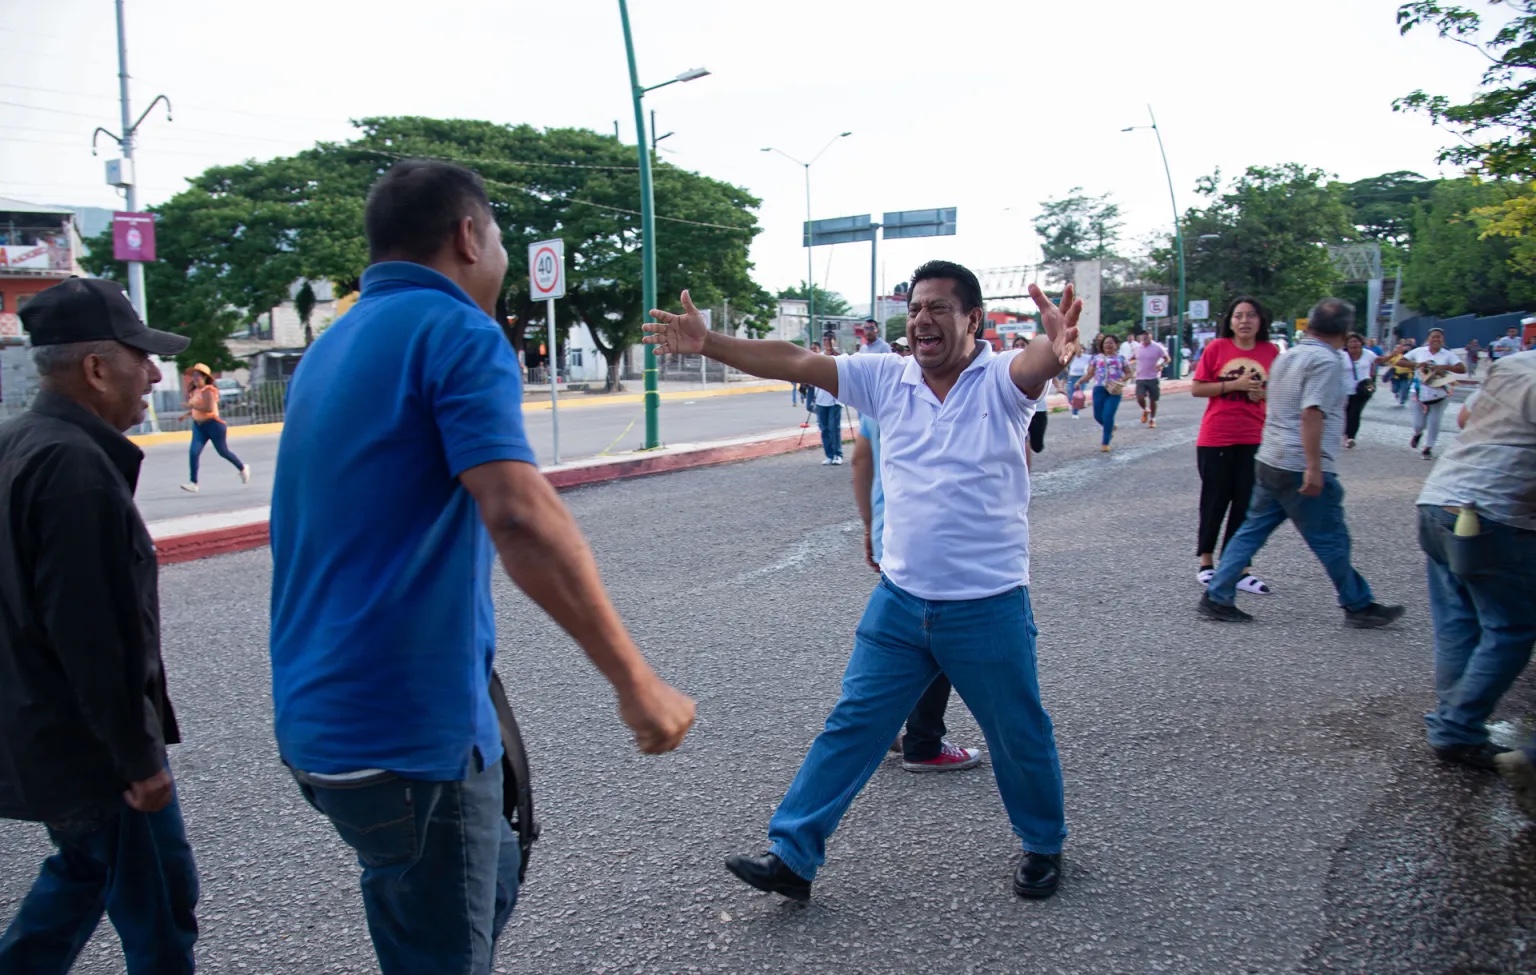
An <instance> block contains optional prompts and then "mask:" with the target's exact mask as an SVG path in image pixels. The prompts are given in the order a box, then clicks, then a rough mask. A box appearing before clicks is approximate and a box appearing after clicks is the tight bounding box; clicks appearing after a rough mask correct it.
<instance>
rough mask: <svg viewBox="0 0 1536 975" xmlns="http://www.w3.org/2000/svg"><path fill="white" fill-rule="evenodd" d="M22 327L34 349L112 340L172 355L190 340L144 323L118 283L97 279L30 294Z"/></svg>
mask: <svg viewBox="0 0 1536 975" xmlns="http://www.w3.org/2000/svg"><path fill="white" fill-rule="evenodd" d="M21 324H22V327H23V328H25V329H26V330H27V335H28V336H30V337H31V339H32V345H33V346H39V345H69V344H70V343H73V342H105V341H113V342H121V343H122V344H124V345H126V346H129V347H130V348H134V349H139V350H140V351H143V352H148V353H149V354H151V355H165V356H170V355H177V354H179V353H181V352H185V351H186V348H187V345H188V344H189V343H190V342H191V340H190V339H188V338H187V337H186V336H184V335H177V334H175V333H173V332H161V331H159V330H157V329H153V328H150V327H149V326H147V325H145V324H144V322H143V320H141V319H140V318H139V313H138V312H137V311H135V310H134V307H133V301H132V300H131V299H130V298H129V297H128V292H126V291H124V290H123V287H122V285H120V284H117V283H116V282H114V281H104V280H102V279H100V278H69V279H68V280H66V281H61V282H59V283H58V284H56V285H54V286H53V287H51V288H49V289H48V290H47V291H42V292H39V293H38V294H36V295H33V297H32V300H31V301H29V302H27V307H25V308H23V309H22V310H21Z"/></svg>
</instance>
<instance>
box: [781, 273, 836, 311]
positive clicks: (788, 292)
mask: <svg viewBox="0 0 1536 975" xmlns="http://www.w3.org/2000/svg"><path fill="white" fill-rule="evenodd" d="M812 291H813V292H814V294H815V295H816V317H818V318H820V317H821V316H822V315H828V316H831V317H833V318H838V317H842V316H846V315H852V314H853V306H852V305H850V304H848V299H847V298H844V297H843V296H842V294H841V293H840V292H837V291H828V290H826V289H825V288H823V287H822V286H821V285H819V284H818V285H812V286H811V288H810V289H808V288H807V286H806V283H805V282H804V281H801V282H800V283H799V284H797V285H795V286H794V287H793V288H785V289H784V290H782V291H780V292H779V297H780V298H791V299H799V300H800V301H805V300H806V298H807V297H808V296H809V294H810V293H811V292H812Z"/></svg>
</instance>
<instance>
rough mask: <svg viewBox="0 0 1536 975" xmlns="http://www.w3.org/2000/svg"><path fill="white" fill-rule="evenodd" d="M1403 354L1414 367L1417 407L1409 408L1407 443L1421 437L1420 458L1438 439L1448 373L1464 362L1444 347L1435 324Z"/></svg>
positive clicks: (1448, 392) (1415, 443)
mask: <svg viewBox="0 0 1536 975" xmlns="http://www.w3.org/2000/svg"><path fill="white" fill-rule="evenodd" d="M1403 358H1404V359H1405V360H1406V361H1408V362H1412V363H1413V364H1414V366H1415V368H1416V369H1417V371H1418V376H1417V377H1416V378H1417V379H1418V382H1416V383H1415V384H1414V392H1413V396H1414V399H1415V400H1416V401H1417V403H1418V407H1419V408H1418V409H1416V410H1414V412H1413V437H1412V438H1411V439H1410V440H1409V441H1408V446H1410V447H1417V446H1418V445H1419V441H1420V440H1423V441H1424V459H1425V460H1431V459H1433V457H1434V450H1435V442H1436V441H1437V440H1439V439H1440V421H1441V419H1442V418H1443V417H1444V416H1445V408H1446V404H1448V403H1450V401H1451V389H1450V385H1449V382H1454V380H1448V379H1447V377H1449V376H1450V375H1452V374H1462V373H1465V372H1466V371H1467V366H1466V363H1464V362H1462V361H1461V360H1460V359H1458V358H1457V357H1456V354H1455V353H1454V352H1452V351H1451V350H1450V349H1447V348H1446V347H1445V333H1444V332H1442V331H1440V330H1439V329H1438V328H1432V329H1430V330H1429V337H1428V339H1427V340H1426V342H1425V344H1424V345H1422V346H1420V347H1419V348H1417V349H1414V350H1413V351H1411V352H1409V353H1408V354H1407V355H1405V356H1403Z"/></svg>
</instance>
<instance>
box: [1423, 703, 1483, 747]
mask: <svg viewBox="0 0 1536 975" xmlns="http://www.w3.org/2000/svg"><path fill="white" fill-rule="evenodd" d="M1424 737H1426V738H1428V739H1429V744H1430V747H1432V748H1449V747H1451V746H1453V745H1481V744H1483V743H1485V742H1486V741H1488V729H1487V728H1483V729H1482V731H1481V732H1480V733H1479V732H1473V731H1471V730H1470V729H1467V728H1464V727H1460V726H1458V725H1456V724H1454V723H1452V722H1449V721H1446V720H1445V719H1444V718H1442V717H1441V716H1440V712H1438V711H1430V712H1428V713H1426V714H1425V715H1424Z"/></svg>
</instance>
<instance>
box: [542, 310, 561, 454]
mask: <svg viewBox="0 0 1536 975" xmlns="http://www.w3.org/2000/svg"><path fill="white" fill-rule="evenodd" d="M544 321H545V323H546V324H547V326H548V328H549V425H550V429H551V430H552V431H553V433H554V437H555V463H556V464H558V463H560V393H559V387H560V368H559V366H557V365H556V364H555V362H556V356H555V352H556V350H557V349H559V348H560V344H559V343H558V342H556V341H555V299H553V298H551V299H549V300H548V301H546V302H544Z"/></svg>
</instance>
